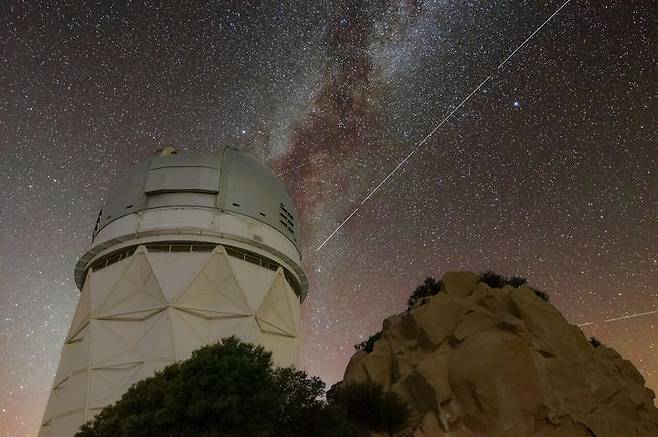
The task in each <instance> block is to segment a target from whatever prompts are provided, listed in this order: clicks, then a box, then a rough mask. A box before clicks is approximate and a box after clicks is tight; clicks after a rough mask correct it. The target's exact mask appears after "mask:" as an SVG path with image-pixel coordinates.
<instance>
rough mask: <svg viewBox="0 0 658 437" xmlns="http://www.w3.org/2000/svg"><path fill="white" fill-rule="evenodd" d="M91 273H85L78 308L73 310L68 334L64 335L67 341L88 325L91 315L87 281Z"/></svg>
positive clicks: (89, 286) (89, 287) (89, 288)
mask: <svg viewBox="0 0 658 437" xmlns="http://www.w3.org/2000/svg"><path fill="white" fill-rule="evenodd" d="M90 276H91V272H89V273H87V280H86V281H85V285H84V286H83V287H82V292H81V293H80V300H78V306H77V307H76V309H75V313H74V314H73V320H72V321H71V327H70V329H69V332H68V334H67V335H66V338H67V340H70V339H71V338H72V337H74V336H75V335H76V334H77V333H78V332H80V330H81V329H82V328H83V327H85V326H86V325H87V324H88V323H89V317H90V315H91V281H90V280H89V278H90Z"/></svg>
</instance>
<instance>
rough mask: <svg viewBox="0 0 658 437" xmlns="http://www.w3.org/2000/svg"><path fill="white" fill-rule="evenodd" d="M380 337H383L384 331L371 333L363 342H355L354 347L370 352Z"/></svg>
mask: <svg viewBox="0 0 658 437" xmlns="http://www.w3.org/2000/svg"><path fill="white" fill-rule="evenodd" d="M380 338H382V331H379V332H378V333H376V334H374V335H371V336H370V337H368V339H367V340H363V341H362V342H361V343H358V344H355V345H354V349H356V350H358V351H364V352H366V353H370V352H372V350H373V349H374V348H375V342H376V341H377V340H379V339H380Z"/></svg>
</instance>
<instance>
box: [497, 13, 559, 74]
mask: <svg viewBox="0 0 658 437" xmlns="http://www.w3.org/2000/svg"><path fill="white" fill-rule="evenodd" d="M570 1H571V0H567V1H566V2H564V4H563V5H562V6H560V7H559V8H558V10H557V11H555V12H553V15H551V16H550V17H548V18H547V19H546V21H544V22H543V23H542V24H541V26H539V27H538V28H537V29H535V31H534V32H532V33H531V34H530V36H529V37H528V38H526V40H525V41H523V42H522V43H521V45H520V46H518V47H517V48H516V50H514V51H513V52H512V53H510V55H509V56H508V57H506V58H505V60H504V61H503V62H501V63H500V65H499V66H498V69H500V67H502V66H503V65H505V64H506V63H507V61H509V60H510V59H511V58H512V56H514V55H515V54H516V52H518V51H519V50H521V48H522V47H523V46H524V45H526V44H527V43H528V41H530V40H531V39H532V37H533V36H535V34H536V33H537V32H539V31H540V30H541V28H542V27H544V26H546V25H547V24H548V22H549V21H551V20H552V19H553V17H555V16H556V15H557V14H558V13H559V12H560V11H561V10H562V8H563V7H565V6H566V5H568V4H569V2H570Z"/></svg>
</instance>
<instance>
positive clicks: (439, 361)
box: [344, 272, 658, 437]
mask: <svg viewBox="0 0 658 437" xmlns="http://www.w3.org/2000/svg"><path fill="white" fill-rule="evenodd" d="M442 283H443V286H442V289H441V292H440V293H439V294H438V295H436V296H433V297H430V298H426V299H424V300H422V301H419V302H418V303H417V304H416V305H415V307H413V308H411V309H410V310H409V311H407V312H404V313H402V314H398V315H395V316H392V317H389V318H388V319H386V320H385V321H384V326H383V330H382V336H381V339H379V340H378V341H377V342H376V343H375V345H374V348H373V350H372V352H370V353H366V352H357V353H356V354H355V355H354V356H353V357H352V359H351V360H350V363H349V365H348V367H347V369H346V371H345V377H344V382H346V383H349V382H365V381H371V382H375V383H378V384H381V385H383V386H384V387H385V388H387V389H390V390H393V391H395V392H397V393H398V394H399V395H400V396H401V397H402V398H403V399H404V400H405V401H406V402H407V403H408V404H409V407H410V409H411V411H412V423H411V425H410V428H409V429H408V430H407V432H405V435H413V436H414V437H429V436H432V437H435V436H436V437H440V436H451V437H476V436H482V437H484V436H487V437H503V436H504V437H507V436H509V437H512V436H514V437H518V436H544V437H549V436H550V437H567V436H568V437H572V436H573V437H579V436H583V437H588V436H589V437H591V436H597V437H621V436H624V437H626V436H629V437H630V436H634V437H644V436H646V437H650V436H654V437H655V436H658V409H656V407H655V405H654V397H655V396H654V393H653V391H651V390H650V389H648V388H646V387H645V385H644V384H645V381H644V378H643V377H642V375H640V373H639V372H638V371H637V369H636V368H635V367H634V366H633V365H632V364H631V363H630V362H629V361H627V360H624V359H623V358H622V357H621V356H620V355H619V354H618V353H617V352H615V351H614V350H613V349H610V348H608V347H605V346H599V347H594V346H592V345H591V344H590V343H589V342H588V340H587V338H586V337H585V335H584V334H583V332H582V331H581V330H580V329H579V328H578V327H576V326H573V325H570V324H569V323H568V322H567V320H566V319H565V318H564V317H563V316H562V314H561V313H560V312H559V311H558V310H557V309H555V307H554V306H553V305H551V304H549V303H547V302H544V301H543V300H542V299H541V298H539V297H538V296H537V295H536V294H535V292H534V291H533V290H532V289H530V288H528V287H519V288H515V287H512V286H505V287H503V288H497V289H492V288H490V287H489V286H488V285H486V284H485V283H483V282H480V281H479V277H478V276H477V275H475V274H473V273H469V272H451V273H446V275H445V276H444V277H443V280H442Z"/></svg>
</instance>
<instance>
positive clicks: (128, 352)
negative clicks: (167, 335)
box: [90, 313, 161, 368]
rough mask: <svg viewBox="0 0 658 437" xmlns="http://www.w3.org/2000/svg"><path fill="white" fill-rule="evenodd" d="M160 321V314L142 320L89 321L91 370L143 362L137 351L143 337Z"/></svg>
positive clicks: (140, 354)
mask: <svg viewBox="0 0 658 437" xmlns="http://www.w3.org/2000/svg"><path fill="white" fill-rule="evenodd" d="M160 319H161V313H158V314H157V315H155V316H153V317H151V318H149V319H146V320H143V321H128V320H96V319H92V321H91V331H92V336H93V339H92V343H91V363H90V365H91V366H92V367H93V368H97V367H106V366H113V365H117V364H126V363H134V362H140V361H144V359H145V358H146V357H145V356H144V355H143V354H142V352H141V351H140V350H139V349H138V347H137V345H138V344H139V342H140V340H141V339H142V337H144V336H145V335H146V334H147V333H148V332H149V331H150V330H151V329H152V328H153V327H154V325H156V324H157V322H158V321H159V320H160Z"/></svg>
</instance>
